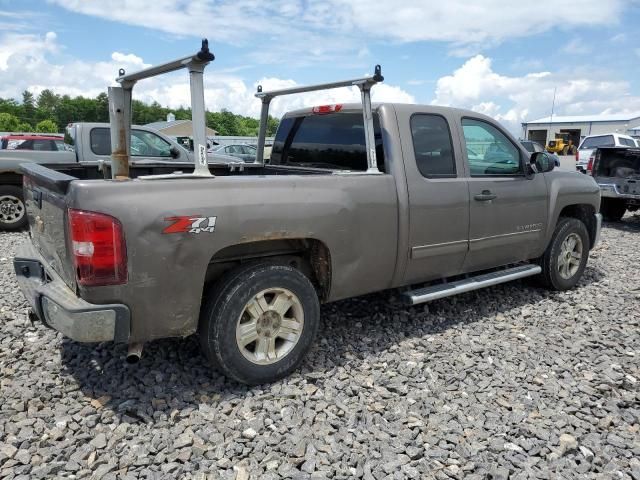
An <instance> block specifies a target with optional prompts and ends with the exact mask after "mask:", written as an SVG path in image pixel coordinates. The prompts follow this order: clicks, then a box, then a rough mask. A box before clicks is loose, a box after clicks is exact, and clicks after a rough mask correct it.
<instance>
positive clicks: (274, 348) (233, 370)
mask: <svg viewBox="0 0 640 480" xmlns="http://www.w3.org/2000/svg"><path fill="white" fill-rule="evenodd" d="M319 323H320V304H319V301H318V296H317V294H316V291H315V288H314V287H313V285H312V283H311V282H310V281H309V279H308V278H307V277H306V276H305V275H304V274H303V273H302V272H300V271H299V270H297V269H295V268H293V267H291V266H288V265H277V264H268V263H263V264H257V265H249V266H246V267H241V268H238V269H236V270H233V271H232V272H230V273H229V274H227V275H225V276H223V278H222V279H221V280H220V281H219V282H217V284H216V285H215V286H214V287H213V289H212V290H211V292H210V294H209V296H208V298H207V300H206V304H205V307H204V309H203V311H202V314H201V319H200V332H199V334H200V343H201V346H202V349H203V351H204V353H205V354H206V356H207V358H208V359H209V361H210V362H211V364H212V366H213V367H215V368H217V369H218V370H219V371H221V372H222V373H223V374H224V375H226V376H227V377H230V378H233V379H234V380H236V381H238V382H241V383H246V384H248V385H259V384H263V383H270V382H274V381H276V380H279V379H281V378H283V377H285V376H287V375H288V374H289V373H291V372H292V371H293V370H295V369H296V368H297V367H298V366H299V365H300V362H302V359H303V358H304V356H305V354H306V353H307V351H308V350H309V348H310V347H311V344H312V343H313V340H314V338H315V335H316V333H317V331H318V325H319Z"/></svg>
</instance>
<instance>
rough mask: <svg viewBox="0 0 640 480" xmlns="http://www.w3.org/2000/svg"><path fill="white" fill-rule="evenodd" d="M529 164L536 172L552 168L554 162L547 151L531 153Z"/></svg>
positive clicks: (544, 171) (543, 171) (554, 164)
mask: <svg viewBox="0 0 640 480" xmlns="http://www.w3.org/2000/svg"><path fill="white" fill-rule="evenodd" d="M530 164H531V167H532V170H533V171H534V172H536V173H546V172H550V171H551V170H553V169H554V168H555V166H556V162H555V160H554V159H553V157H551V155H549V154H548V153H547V152H535V153H532V154H531V160H530Z"/></svg>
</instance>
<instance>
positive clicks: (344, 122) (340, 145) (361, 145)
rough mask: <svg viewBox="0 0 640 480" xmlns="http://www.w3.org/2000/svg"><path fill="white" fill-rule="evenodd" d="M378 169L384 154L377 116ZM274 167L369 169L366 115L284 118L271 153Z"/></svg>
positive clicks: (375, 128) (375, 132) (375, 127)
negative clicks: (365, 134)
mask: <svg viewBox="0 0 640 480" xmlns="http://www.w3.org/2000/svg"><path fill="white" fill-rule="evenodd" d="M373 124H374V136H375V140H376V157H377V160H378V168H379V169H380V171H384V152H383V148H382V134H381V131H380V122H379V119H378V116H377V115H375V114H374V121H373ZM271 164H274V165H291V166H298V167H314V168H326V169H328V170H349V171H366V170H367V152H366V147H365V137H364V122H363V120H362V113H332V114H325V115H309V116H301V117H295V118H292V117H288V118H284V119H282V121H281V122H280V125H279V126H278V131H277V132H276V138H275V140H274V143H273V149H272V151H271Z"/></svg>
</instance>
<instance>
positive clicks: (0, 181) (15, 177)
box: [0, 172, 22, 185]
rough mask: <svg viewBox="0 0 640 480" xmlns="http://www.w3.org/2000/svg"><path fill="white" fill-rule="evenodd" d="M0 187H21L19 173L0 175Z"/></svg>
mask: <svg viewBox="0 0 640 480" xmlns="http://www.w3.org/2000/svg"><path fill="white" fill-rule="evenodd" d="M0 185H22V175H20V174H19V173H12V172H8V173H0Z"/></svg>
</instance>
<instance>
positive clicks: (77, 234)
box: [69, 209, 127, 287]
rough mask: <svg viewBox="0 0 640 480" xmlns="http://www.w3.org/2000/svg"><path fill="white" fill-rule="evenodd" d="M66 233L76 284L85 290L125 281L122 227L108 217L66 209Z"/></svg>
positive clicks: (125, 258)
mask: <svg viewBox="0 0 640 480" xmlns="http://www.w3.org/2000/svg"><path fill="white" fill-rule="evenodd" d="M69 234H70V236H71V248H72V253H73V259H74V263H75V267H76V276H77V278H78V283H79V284H80V285H83V286H85V287H96V286H100V285H119V284H122V283H126V282H127V247H126V245H125V242H124V234H123V232H122V224H121V223H120V222H119V221H118V220H117V219H116V218H113V217H112V216H110V215H105V214H104V213H96V212H86V211H84V210H74V209H69Z"/></svg>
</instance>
